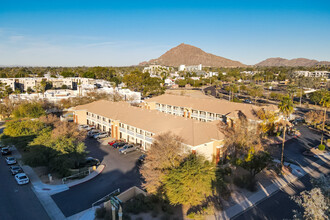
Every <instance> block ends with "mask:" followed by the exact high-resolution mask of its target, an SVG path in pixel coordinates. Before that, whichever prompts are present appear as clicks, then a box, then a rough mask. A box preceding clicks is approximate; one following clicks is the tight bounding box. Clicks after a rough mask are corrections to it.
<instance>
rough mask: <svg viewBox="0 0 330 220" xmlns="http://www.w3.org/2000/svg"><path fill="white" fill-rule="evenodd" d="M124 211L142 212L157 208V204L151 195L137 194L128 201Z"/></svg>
mask: <svg viewBox="0 0 330 220" xmlns="http://www.w3.org/2000/svg"><path fill="white" fill-rule="evenodd" d="M123 208H124V212H127V213H133V214H135V215H137V214H139V213H141V212H148V211H151V210H153V209H154V208H155V204H154V203H152V199H151V198H150V197H146V196H144V195H143V194H140V195H137V196H136V197H134V198H133V199H131V200H130V201H127V202H126V203H125V204H124V205H123Z"/></svg>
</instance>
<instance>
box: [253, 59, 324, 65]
mask: <svg viewBox="0 0 330 220" xmlns="http://www.w3.org/2000/svg"><path fill="white" fill-rule="evenodd" d="M317 65H330V62H328V61H321V62H320V61H317V60H310V59H305V58H297V59H292V60H288V59H284V58H280V57H276V58H268V59H266V60H264V61H261V62H260V63H257V64H256V66H292V67H297V66H306V67H310V66H317Z"/></svg>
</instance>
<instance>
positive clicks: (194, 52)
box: [139, 43, 246, 67]
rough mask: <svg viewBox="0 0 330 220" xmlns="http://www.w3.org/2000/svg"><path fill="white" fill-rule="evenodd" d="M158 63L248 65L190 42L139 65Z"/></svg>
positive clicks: (214, 65) (171, 64) (174, 64)
mask: <svg viewBox="0 0 330 220" xmlns="http://www.w3.org/2000/svg"><path fill="white" fill-rule="evenodd" d="M151 64H158V65H164V66H176V67H178V66H180V65H181V64H185V65H188V66H190V65H198V64H202V65H203V66H212V67H243V66H246V65H244V64H242V63H240V62H238V61H234V60H230V59H227V58H224V57H220V56H216V55H213V54H210V53H206V52H204V51H203V50H201V49H200V48H198V47H194V46H191V45H189V44H184V43H182V44H180V45H179V46H177V47H174V48H172V49H170V50H169V51H167V52H166V53H164V54H163V55H161V56H160V57H159V58H157V59H152V60H150V61H148V62H142V63H140V64H139V65H151Z"/></svg>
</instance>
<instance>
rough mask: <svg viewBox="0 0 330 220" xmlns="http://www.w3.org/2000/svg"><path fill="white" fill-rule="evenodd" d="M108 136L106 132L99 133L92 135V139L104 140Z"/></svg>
mask: <svg viewBox="0 0 330 220" xmlns="http://www.w3.org/2000/svg"><path fill="white" fill-rule="evenodd" d="M108 136H109V135H108V133H107V132H100V133H97V134H94V136H93V138H95V139H100V138H106V137H108Z"/></svg>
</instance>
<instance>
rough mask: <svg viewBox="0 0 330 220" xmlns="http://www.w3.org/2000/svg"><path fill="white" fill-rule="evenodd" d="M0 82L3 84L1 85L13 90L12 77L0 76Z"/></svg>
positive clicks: (13, 80)
mask: <svg viewBox="0 0 330 220" xmlns="http://www.w3.org/2000/svg"><path fill="white" fill-rule="evenodd" d="M0 82H1V83H2V84H3V87H5V86H9V87H10V88H11V89H12V90H13V91H14V90H15V79H14V78H0Z"/></svg>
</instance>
